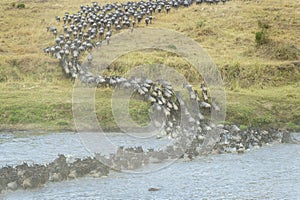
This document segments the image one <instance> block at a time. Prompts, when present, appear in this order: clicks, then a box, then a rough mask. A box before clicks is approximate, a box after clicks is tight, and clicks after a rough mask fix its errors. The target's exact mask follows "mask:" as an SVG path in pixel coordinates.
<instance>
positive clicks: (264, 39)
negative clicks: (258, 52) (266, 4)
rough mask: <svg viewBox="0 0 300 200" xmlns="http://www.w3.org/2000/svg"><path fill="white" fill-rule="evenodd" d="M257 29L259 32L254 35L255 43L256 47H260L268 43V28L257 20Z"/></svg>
mask: <svg viewBox="0 0 300 200" xmlns="http://www.w3.org/2000/svg"><path fill="white" fill-rule="evenodd" d="M258 27H259V28H260V29H261V30H260V31H258V32H256V33H255V43H256V45H257V46H261V45H263V44H267V43H268V42H269V39H268V34H267V29H269V28H270V26H269V25H268V24H267V23H266V22H262V21H260V20H259V21H258Z"/></svg>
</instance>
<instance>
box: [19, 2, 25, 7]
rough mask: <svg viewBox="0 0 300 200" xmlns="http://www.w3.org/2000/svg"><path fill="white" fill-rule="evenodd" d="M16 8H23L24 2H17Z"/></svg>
mask: <svg viewBox="0 0 300 200" xmlns="http://www.w3.org/2000/svg"><path fill="white" fill-rule="evenodd" d="M17 8H25V4H24V3H19V4H18V5H17Z"/></svg>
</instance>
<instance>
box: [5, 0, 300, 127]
mask: <svg viewBox="0 0 300 200" xmlns="http://www.w3.org/2000/svg"><path fill="white" fill-rule="evenodd" d="M122 1H123V2H124V0H122ZM105 2H106V1H103V2H101V3H105ZM21 3H23V4H24V5H25V7H24V8H22V9H20V8H17V5H19V4H21ZM80 4H90V1H87V0H83V1H82V0H81V1H79V0H74V1H72V4H70V3H69V1H68V0H61V1H58V0H49V1H39V0H26V1H23V2H18V1H13V0H3V1H1V2H0V11H1V12H0V27H1V28H0V89H1V90H0V129H15V130H18V129H40V130H49V131H51V130H75V125H74V121H73V113H72V91H73V82H72V81H71V80H68V79H66V78H65V77H64V75H63V74H62V70H61V68H60V67H59V66H58V62H57V60H56V59H54V58H50V57H48V56H47V55H44V53H43V51H42V50H43V48H45V47H47V46H49V45H51V44H53V42H54V37H53V36H52V35H51V34H50V33H47V32H46V27H47V26H51V25H54V26H61V24H58V23H57V22H56V21H55V16H57V15H60V16H63V14H64V12H66V11H69V12H70V13H72V12H77V11H78V9H79V5H80ZM299 9H300V3H299V2H298V1H294V0H287V1H281V0H270V1H257V2H253V1H242V0H236V1H230V2H227V4H226V5H225V6H222V5H218V6H208V5H201V6H195V5H194V6H192V7H189V8H181V9H178V10H175V9H173V10H171V12H170V13H169V14H168V15H166V14H155V15H154V16H153V17H154V20H153V24H152V25H151V27H163V28H167V29H172V30H176V31H179V32H181V33H183V34H184V35H186V36H188V37H191V38H193V39H194V40H195V41H197V42H198V43H199V44H200V45H201V46H202V47H203V48H204V49H205V50H206V51H207V53H208V54H209V55H210V56H211V58H212V59H213V60H214V62H215V63H216V65H217V66H218V68H219V70H220V73H221V75H222V77H223V79H224V82H225V87H226V88H225V89H226V95H227V117H226V123H229V122H233V123H238V124H240V125H242V127H248V126H272V127H281V128H287V129H292V130H300V124H299V123H300V115H299V113H300V96H299V94H300V90H299V88H300V51H299V49H300V38H299V27H300V16H299V15H298V14H297V11H298V10H299ZM258 21H261V22H263V23H264V24H265V25H267V26H268V30H267V34H268V42H267V43H265V44H262V45H259V46H257V45H256V42H255V35H256V33H257V32H259V31H261V28H260V27H259V25H258ZM139 26H140V27H144V25H139ZM168 48H169V49H171V50H172V49H173V50H175V49H176V48H177V47H176V46H175V45H170V46H169V47H168ZM143 64H148V65H153V64H163V65H166V66H169V67H172V68H174V69H175V70H176V71H177V72H179V73H180V74H182V75H183V76H184V77H185V78H186V79H187V80H188V81H189V82H191V83H192V84H194V85H198V84H199V81H201V77H200V75H198V74H197V72H196V71H195V70H193V67H192V66H191V65H190V64H189V63H187V62H186V61H185V60H183V59H181V58H180V57H179V56H177V55H174V54H172V53H169V52H162V51H144V52H132V53H131V54H127V55H125V56H123V57H121V58H119V59H118V60H116V61H115V62H114V63H113V64H112V65H111V66H110V70H106V71H105V72H104V74H107V75H108V74H118V75H122V74H126V72H127V71H128V70H130V69H133V68H134V67H136V66H139V65H143ZM111 94H112V91H111V90H110V89H102V88H99V89H97V91H96V97H95V99H96V106H95V109H96V113H97V115H98V119H99V121H100V124H101V126H102V127H103V128H104V129H106V130H116V129H117V125H116V123H115V122H114V118H113V115H112V111H111ZM148 108H149V106H148V104H146V103H145V102H142V101H140V100H138V99H132V101H130V115H131V117H132V118H133V120H134V121H135V122H136V123H138V124H141V125H147V123H148V121H149V115H148V114H147V113H148Z"/></svg>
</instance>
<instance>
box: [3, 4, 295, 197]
mask: <svg viewBox="0 0 300 200" xmlns="http://www.w3.org/2000/svg"><path fill="white" fill-rule="evenodd" d="M221 2H222V3H223V4H225V3H226V2H227V1H226V0H221ZM193 3H195V4H197V5H199V4H202V3H207V4H210V5H211V6H215V5H214V4H218V3H219V0H203V1H202V0H196V1H193V0H156V1H153V0H149V1H136V2H127V3H119V4H118V3H112V4H105V5H104V6H100V5H99V4H98V3H96V2H94V3H92V5H91V6H89V5H81V6H80V10H79V11H78V12H77V13H73V14H70V13H68V12H66V13H65V14H64V16H62V17H60V16H56V20H57V22H58V23H61V24H62V29H61V30H60V29H58V28H56V27H53V26H51V27H47V31H48V32H50V34H53V35H54V36H55V44H54V45H53V46H50V47H47V48H45V49H44V52H45V53H46V54H48V55H50V56H54V57H55V58H57V59H58V60H59V63H60V66H61V67H62V69H63V72H64V73H65V75H66V76H68V77H70V78H73V79H78V80H80V81H81V83H82V84H83V85H84V86H86V87H111V88H118V90H122V89H126V90H131V91H132V92H133V93H135V94H137V95H139V96H141V97H142V98H141V99H143V100H145V101H147V102H148V103H149V105H150V106H151V109H152V110H153V112H156V113H159V114H158V115H156V116H160V117H161V119H160V118H159V119H158V121H160V120H161V121H164V123H161V124H162V125H163V126H164V131H165V133H166V135H169V136H170V137H171V138H172V139H173V140H174V141H175V142H174V143H173V144H172V145H168V146H166V147H165V148H164V149H144V148H143V147H142V146H137V147H124V146H121V147H119V148H118V150H117V152H115V153H113V154H110V155H101V152H97V153H95V155H94V156H92V157H86V158H78V159H76V160H75V161H73V162H68V161H67V158H66V157H65V156H64V155H59V156H58V158H57V159H55V160H54V161H53V162H51V163H48V164H32V165H29V164H27V163H23V164H21V165H17V166H2V168H1V169H0V192H2V191H6V190H17V189H20V188H23V189H32V188H37V187H41V186H43V185H44V184H46V183H47V182H51V181H52V182H57V181H63V180H71V179H75V178H79V177H83V176H92V177H101V176H107V175H108V174H109V172H110V170H114V171H122V170H134V169H138V168H142V167H143V166H146V165H147V164H149V163H160V162H163V161H168V160H174V159H180V158H187V159H193V158H195V157H197V156H200V155H203V154H209V153H231V152H237V153H243V152H244V151H247V150H249V149H251V148H257V147H260V146H263V145H264V144H270V143H274V142H290V141H291V140H290V133H288V132H284V131H278V130H273V129H269V130H262V129H260V128H247V129H246V130H241V129H240V128H239V127H238V126H236V125H223V124H218V125H216V124H213V123H212V122H211V121H210V120H209V119H208V117H206V116H205V114H203V113H206V114H207V113H209V112H210V111H211V110H214V111H216V112H219V111H222V108H220V107H219V106H218V103H217V102H215V101H213V100H211V99H213V98H210V96H209V91H208V89H207V87H206V86H205V84H204V83H201V84H199V89H200V90H201V94H198V92H197V90H194V89H193V87H192V86H191V85H190V84H184V85H183V87H184V88H185V89H186V90H187V92H188V94H189V97H188V98H189V103H188V104H187V103H185V100H184V99H183V97H182V95H181V94H180V93H178V91H175V90H174V89H173V87H172V84H171V83H169V82H168V81H163V80H159V81H154V80H150V79H145V78H140V77H132V78H130V79H126V78H124V77H120V76H107V77H105V76H102V75H101V74H98V75H94V74H92V73H91V72H90V70H89V68H88V66H84V65H83V64H82V63H83V61H82V57H83V56H84V55H87V61H88V63H91V62H92V60H93V56H92V53H91V51H92V50H93V49H94V48H101V46H102V45H110V40H111V39H113V33H118V32H119V31H121V29H125V28H129V29H131V31H134V29H135V28H138V26H139V24H140V23H145V24H146V25H147V26H148V25H150V24H151V23H152V20H153V19H154V18H153V17H152V16H153V15H154V14H155V13H165V14H168V13H169V12H172V10H173V9H178V8H179V7H188V6H191V5H192V4H193ZM60 31H61V32H62V33H61V32H60ZM100 50H101V49H100ZM191 105H192V106H191ZM195 106H196V107H197V109H194V108H195ZM198 108H199V109H198Z"/></svg>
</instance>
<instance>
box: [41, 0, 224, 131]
mask: <svg viewBox="0 0 300 200" xmlns="http://www.w3.org/2000/svg"><path fill="white" fill-rule="evenodd" d="M194 2H195V3H196V4H202V3H207V4H218V3H219V0H205V1H202V0H196V1H193V0H156V1H152V0H149V1H137V2H127V3H120V4H118V3H113V4H105V5H104V6H100V5H99V4H98V3H96V2H93V3H92V5H91V6H88V5H87V6H84V5H81V6H80V10H79V11H78V12H77V13H76V14H70V13H68V12H66V13H65V15H64V16H63V17H62V18H61V17H60V16H56V20H57V21H58V22H59V23H60V22H63V26H62V31H63V33H61V34H59V32H58V29H57V28H56V27H47V30H48V31H49V32H51V33H52V34H53V35H54V36H55V37H56V38H55V44H54V45H53V46H51V47H47V48H45V49H44V51H45V53H46V54H49V55H51V56H54V57H56V58H57V59H58V60H59V62H60V65H61V66H62V68H63V71H64V73H65V74H66V75H67V76H69V77H72V78H74V79H75V78H77V79H79V80H80V81H81V82H82V83H83V84H86V85H87V86H93V87H112V88H119V89H129V90H132V91H133V92H134V93H136V94H139V95H141V96H142V97H143V99H144V100H145V101H147V102H150V104H151V108H152V110H153V111H154V112H157V113H159V114H157V116H160V117H158V119H157V121H161V120H164V119H165V123H164V126H165V131H166V133H167V134H168V135H169V134H170V135H172V136H173V135H175V133H176V132H182V130H183V131H192V130H193V131H194V132H198V133H200V132H201V131H202V130H210V129H211V127H210V126H209V125H208V123H207V120H205V117H204V115H203V114H202V113H201V112H195V110H196V111H199V109H194V108H196V107H199V108H200V110H203V109H206V110H210V109H214V110H216V111H220V107H219V106H218V105H217V103H216V102H215V101H214V98H212V100H211V103H209V97H208V90H207V87H206V86H205V84H204V83H202V84H201V91H202V97H203V100H201V99H200V98H201V97H200V95H199V94H198V91H196V90H194V89H193V88H192V86H191V85H189V84H185V85H184V86H183V87H184V88H185V89H186V90H187V91H188V93H189V96H190V100H191V102H192V103H191V104H192V106H190V105H189V106H187V105H186V104H185V103H184V100H183V98H182V97H181V94H180V93H178V92H177V93H176V92H175V91H174V89H173V88H172V85H171V83H169V82H167V81H163V80H162V81H159V82H158V81H157V82H154V81H152V80H149V79H141V78H138V77H133V78H131V79H126V78H124V77H120V76H107V77H104V76H102V75H97V76H95V75H94V74H93V73H91V72H90V70H89V67H88V66H84V65H82V63H81V60H82V59H81V57H82V56H84V55H86V54H87V61H88V63H89V65H90V64H91V63H92V60H93V56H92V54H91V51H92V49H94V48H101V46H102V42H103V41H106V45H109V42H110V39H111V37H112V33H113V32H118V31H120V30H121V29H124V28H131V30H132V31H133V30H134V28H136V27H137V26H138V25H139V24H140V23H142V21H144V22H145V24H146V25H149V24H151V23H152V20H153V16H152V15H153V14H154V13H155V12H157V13H162V12H165V13H166V14H168V13H169V12H171V9H178V8H179V7H188V6H191V5H192V4H193V3H194ZM222 2H223V4H225V2H226V0H222ZM204 112H205V111H204ZM182 113H184V116H182ZM182 117H185V120H184V121H188V122H189V123H186V125H185V126H183V124H182V123H181V124H180V122H181V121H182V120H178V119H182ZM177 135H178V134H177Z"/></svg>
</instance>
